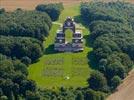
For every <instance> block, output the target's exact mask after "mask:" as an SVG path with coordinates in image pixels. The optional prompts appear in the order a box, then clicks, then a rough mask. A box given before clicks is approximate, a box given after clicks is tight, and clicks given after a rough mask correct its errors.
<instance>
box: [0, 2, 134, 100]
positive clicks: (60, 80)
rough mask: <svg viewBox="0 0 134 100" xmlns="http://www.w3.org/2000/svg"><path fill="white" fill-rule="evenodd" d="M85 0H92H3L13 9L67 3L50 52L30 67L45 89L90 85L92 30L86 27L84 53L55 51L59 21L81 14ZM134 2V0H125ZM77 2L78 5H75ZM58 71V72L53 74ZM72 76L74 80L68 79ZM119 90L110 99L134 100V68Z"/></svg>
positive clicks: (31, 74) (2, 4) (48, 43)
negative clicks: (87, 80)
mask: <svg viewBox="0 0 134 100" xmlns="http://www.w3.org/2000/svg"><path fill="white" fill-rule="evenodd" d="M81 1H91V0H0V7H3V8H5V9H6V10H7V11H13V10H15V9H16V8H22V9H27V10H33V9H35V7H36V6H37V5H38V4H42V3H50V2H63V4H64V5H65V10H64V11H63V12H62V14H61V16H60V18H59V20H58V22H56V23H57V24H56V23H54V24H53V27H52V29H51V31H50V36H49V37H48V38H47V40H46V41H45V42H44V45H45V48H46V49H47V54H44V56H42V57H41V58H40V60H39V62H37V63H35V64H32V65H31V66H30V67H29V76H28V77H29V78H30V79H33V80H35V81H36V82H37V84H38V86H40V87H42V88H44V87H45V88H52V87H57V86H58V87H60V86H67V87H70V86H72V87H78V86H86V85H87V83H86V79H87V78H88V77H89V74H90V71H91V69H90V67H89V66H88V62H87V54H88V52H89V51H91V50H92V48H89V47H88V44H87V42H86V40H87V36H88V35H89V33H88V30H87V29H86V28H83V27H82V25H80V26H81V27H82V30H83V33H84V34H83V35H84V37H85V47H84V52H82V53H76V54H75V53H57V54H55V53H53V47H52V46H53V43H54V37H55V35H56V34H55V33H56V30H57V29H58V28H59V24H58V23H63V21H64V20H65V18H66V16H73V17H74V16H77V15H79V3H80V2H81ZM109 1H110V0H109ZM125 1H130V2H132V3H134V0H125ZM73 5H75V6H73ZM59 62H60V63H59ZM53 74H54V75H53ZM66 76H68V77H69V78H70V79H69V80H67V78H68V77H66ZM117 90H118V91H116V92H115V93H113V94H112V95H110V96H109V97H108V100H133V98H134V71H131V72H130V74H129V76H128V77H127V78H126V79H125V80H124V81H123V83H122V84H121V85H120V86H119V87H118V89H117Z"/></svg>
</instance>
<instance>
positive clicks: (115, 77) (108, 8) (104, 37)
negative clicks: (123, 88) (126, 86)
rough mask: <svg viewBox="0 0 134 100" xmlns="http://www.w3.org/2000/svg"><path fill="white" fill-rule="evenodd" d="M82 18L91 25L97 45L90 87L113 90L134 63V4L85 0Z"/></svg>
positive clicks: (92, 58) (92, 37)
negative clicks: (86, 0) (88, 1)
mask: <svg viewBox="0 0 134 100" xmlns="http://www.w3.org/2000/svg"><path fill="white" fill-rule="evenodd" d="M81 17H82V19H83V21H84V22H85V24H86V25H87V26H88V27H89V30H90V31H91V35H90V36H89V38H90V39H89V40H87V41H88V42H89V43H90V45H91V46H92V47H93V51H92V52H91V53H89V55H88V57H89V62H90V64H91V66H92V67H93V68H94V69H97V70H98V71H94V72H93V73H92V74H91V77H90V78H89V79H88V82H89V88H91V89H93V90H96V91H98V90H99V91H103V92H106V93H107V92H111V91H114V90H115V89H116V87H117V86H118V85H119V84H120V83H121V80H122V79H124V78H125V77H126V75H127V74H128V72H129V71H130V70H131V69H132V66H133V62H134V23H133V22H134V5H133V4H129V3H125V2H109V3H102V2H97V3H93V2H92V3H82V4H81Z"/></svg>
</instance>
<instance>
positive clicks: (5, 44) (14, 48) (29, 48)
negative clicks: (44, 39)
mask: <svg viewBox="0 0 134 100" xmlns="http://www.w3.org/2000/svg"><path fill="white" fill-rule="evenodd" d="M43 49H44V48H43V46H42V43H41V42H40V41H39V40H36V39H34V38H29V37H12V36H8V37H6V36H0V53H2V54H4V55H7V56H8V57H11V58H14V57H16V58H18V59H21V60H23V61H24V60H27V62H29V63H30V62H31V61H32V62H34V61H36V60H37V59H38V58H39V57H41V56H42V54H43Z"/></svg>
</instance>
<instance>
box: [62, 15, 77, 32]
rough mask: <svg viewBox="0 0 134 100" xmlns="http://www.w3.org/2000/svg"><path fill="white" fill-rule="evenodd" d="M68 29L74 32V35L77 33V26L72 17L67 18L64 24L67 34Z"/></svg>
mask: <svg viewBox="0 0 134 100" xmlns="http://www.w3.org/2000/svg"><path fill="white" fill-rule="evenodd" d="M67 29H70V30H72V31H73V33H75V24H74V21H73V19H72V18H71V17H67V19H66V20H65V22H64V24H63V33H65V31H66V30H67Z"/></svg>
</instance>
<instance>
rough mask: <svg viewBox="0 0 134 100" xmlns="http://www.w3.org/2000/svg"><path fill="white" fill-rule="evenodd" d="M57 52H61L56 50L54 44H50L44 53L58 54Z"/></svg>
mask: <svg viewBox="0 0 134 100" xmlns="http://www.w3.org/2000/svg"><path fill="white" fill-rule="evenodd" d="M56 53H59V52H58V51H55V50H54V44H51V45H49V46H48V47H47V48H46V49H45V51H44V54H46V55H48V54H56Z"/></svg>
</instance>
